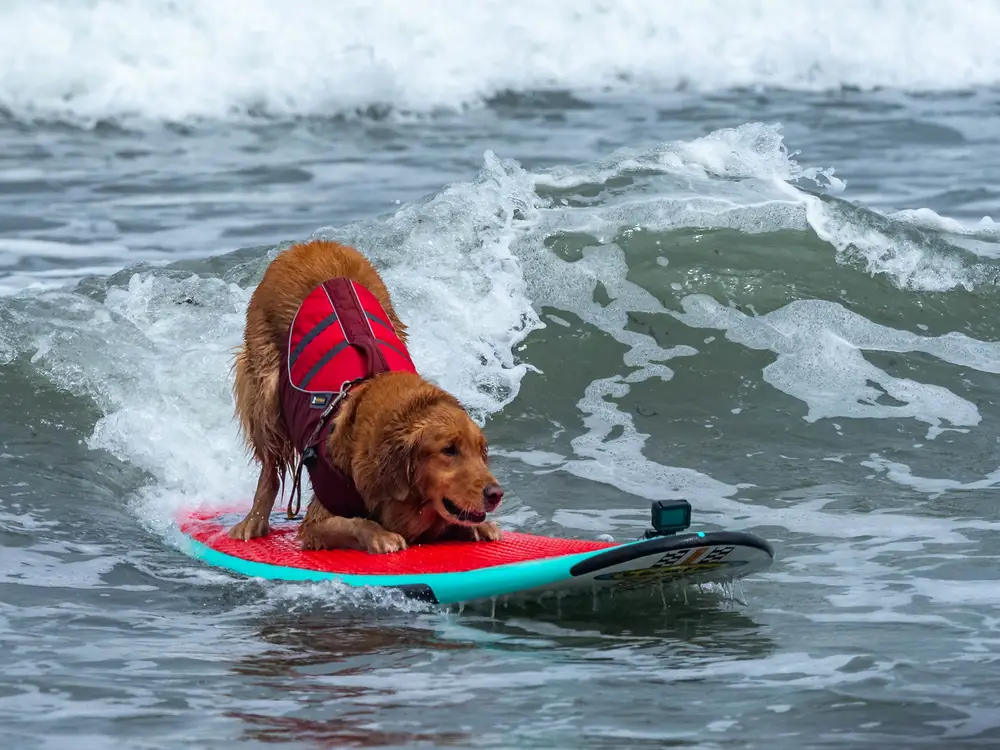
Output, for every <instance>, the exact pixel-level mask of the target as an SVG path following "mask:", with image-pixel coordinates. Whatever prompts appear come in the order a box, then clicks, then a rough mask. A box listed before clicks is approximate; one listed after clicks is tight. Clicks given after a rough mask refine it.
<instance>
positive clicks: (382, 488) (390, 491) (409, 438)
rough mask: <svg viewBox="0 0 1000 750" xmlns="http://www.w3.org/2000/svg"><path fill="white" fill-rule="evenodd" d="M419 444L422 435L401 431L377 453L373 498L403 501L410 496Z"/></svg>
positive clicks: (385, 441) (390, 437) (392, 434)
mask: <svg viewBox="0 0 1000 750" xmlns="http://www.w3.org/2000/svg"><path fill="white" fill-rule="evenodd" d="M419 441H420V435H419V433H418V432H416V431H414V430H412V429H409V430H406V429H404V430H397V431H394V432H391V433H389V434H388V435H386V436H385V439H384V440H383V441H382V443H381V444H380V445H379V447H378V450H376V452H375V465H374V466H373V467H372V468H373V472H372V473H373V476H372V480H373V481H372V487H371V489H372V492H373V494H377V495H382V496H384V497H386V498H388V499H392V500H403V499H405V498H406V496H407V495H409V494H410V489H411V488H412V487H413V480H414V469H415V466H414V464H415V461H416V453H417V448H418V446H419Z"/></svg>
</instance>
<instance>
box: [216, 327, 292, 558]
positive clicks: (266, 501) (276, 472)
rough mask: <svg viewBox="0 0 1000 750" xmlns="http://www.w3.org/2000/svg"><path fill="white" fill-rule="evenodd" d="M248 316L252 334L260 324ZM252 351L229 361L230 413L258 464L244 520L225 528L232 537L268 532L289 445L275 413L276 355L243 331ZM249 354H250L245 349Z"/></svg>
mask: <svg viewBox="0 0 1000 750" xmlns="http://www.w3.org/2000/svg"><path fill="white" fill-rule="evenodd" d="M261 325H262V324H261V323H260V321H259V320H257V319H256V318H254V319H253V320H252V321H251V322H250V323H248V330H249V331H251V332H253V331H254V330H255V328H257V329H259V328H260V327H261ZM248 338H249V339H250V341H251V342H252V344H253V348H252V350H251V349H250V348H249V347H244V348H243V349H242V350H241V351H240V352H239V353H238V354H237V357H236V361H235V362H234V365H233V370H234V372H235V376H236V377H235V379H234V382H233V394H234V396H235V397H236V413H237V415H238V417H239V419H240V428H241V432H242V434H243V438H244V440H245V441H246V444H247V447H248V448H250V449H251V450H252V451H253V455H254V459H255V460H256V462H257V463H258V464H259V465H260V476H259V477H258V479H257V490H256V492H254V496H253V506H252V507H251V508H250V512H249V513H247V515H246V518H244V519H243V520H242V521H240V522H239V523H238V524H236V525H235V526H233V528H231V529H230V530H229V536H230V537H231V538H233V539H243V540H247V539H254V538H256V537H260V536H266V535H267V533H268V531H270V524H269V523H268V519H269V517H270V515H271V511H272V510H273V508H274V501H275V499H276V498H277V497H278V489H279V487H280V484H281V476H282V475H283V474H284V473H285V470H286V468H287V467H288V465H289V457H290V456H291V455H292V447H291V445H290V444H289V442H288V440H287V438H285V436H284V428H283V425H282V422H281V411H280V407H279V405H278V367H279V359H278V358H279V357H280V354H279V352H278V350H277V348H276V347H275V346H274V345H272V344H270V343H269V342H268V341H267V340H266V338H265V337H264V334H263V333H260V332H259V331H258V332H257V333H256V334H253V335H249V336H248ZM251 351H252V352H253V356H250V352H251Z"/></svg>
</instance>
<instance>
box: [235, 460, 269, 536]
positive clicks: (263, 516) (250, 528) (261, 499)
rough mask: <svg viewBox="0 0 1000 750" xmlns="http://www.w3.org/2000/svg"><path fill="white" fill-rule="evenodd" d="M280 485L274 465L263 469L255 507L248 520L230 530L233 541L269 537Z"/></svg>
mask: <svg viewBox="0 0 1000 750" xmlns="http://www.w3.org/2000/svg"><path fill="white" fill-rule="evenodd" d="M279 484H280V480H279V477H278V470H277V468H276V467H275V466H274V465H273V464H272V465H270V466H264V467H262V468H261V470H260V477H259V478H258V479H257V491H256V492H255V493H254V495H253V506H252V507H251V508H250V512H249V513H247V515H246V518H244V519H243V520H242V521H240V522H239V523H238V524H236V525H235V526H233V528H231V529H230V530H229V536H230V537H231V538H232V539H243V540H244V541H246V540H248V539H254V538H256V537H259V536H267V532H268V531H270V524H269V523H268V519H269V518H270V516H271V511H272V510H273V509H274V501H275V499H276V498H277V497H278V486H279Z"/></svg>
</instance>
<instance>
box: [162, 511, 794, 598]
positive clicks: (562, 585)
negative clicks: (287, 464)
mask: <svg viewBox="0 0 1000 750" xmlns="http://www.w3.org/2000/svg"><path fill="white" fill-rule="evenodd" d="M682 502H683V501H682ZM662 505H663V504H662V503H661V504H660V506H661V507H662ZM685 505H686V503H685ZM656 508H657V504H656V503H654V512H653V516H654V526H656V525H657V524H656V518H657V516H656V512H657V510H656ZM245 512H246V508H243V509H241V510H233V509H227V510H209V511H205V510H190V511H186V512H182V513H181V514H179V515H178V517H177V522H178V526H179V528H180V531H181V534H182V539H183V543H184V546H185V551H186V552H187V553H188V554H190V555H191V556H192V557H194V558H196V559H198V560H200V561H202V562H204V563H206V564H208V565H211V566H214V567H217V568H221V569H225V570H228V571H231V572H233V573H236V574H239V575H242V576H248V577H253V578H263V579H267V580H274V581H326V580H334V581H340V582H341V583H343V584H346V585H348V586H374V587H381V588H390V589H396V590H399V591H401V592H403V593H404V594H405V595H406V596H408V597H412V598H416V599H421V600H424V601H428V602H433V603H437V604H463V603H469V602H475V601H479V600H488V599H493V600H495V599H496V598H499V597H514V598H529V599H530V598H541V597H543V596H545V595H546V594H551V593H579V592H592V591H596V590H601V589H636V588H644V587H659V586H662V585H663V584H665V583H671V584H689V583H707V582H725V581H732V580H736V579H740V578H745V577H747V576H749V575H752V574H754V573H759V572H761V571H763V570H766V569H767V568H768V567H770V565H771V563H772V561H773V559H774V551H773V549H772V548H771V545H770V544H768V543H767V542H766V541H765V540H763V539H761V538H760V537H757V536H755V535H753V534H750V533H746V532H738V531H709V532H704V531H699V532H693V533H686V534H680V533H676V531H671V529H670V528H665V529H664V528H661V529H659V530H657V529H655V528H654V530H652V531H647V532H646V534H647V536H646V537H645V538H642V539H638V540H635V541H627V542H608V541H598V540H586V539H563V538H558V537H549V536H538V535H534V534H526V533H521V532H511V531H505V532H504V535H503V538H502V539H501V540H500V541H496V542H456V541H448V542H436V543H433V544H419V545H413V546H411V547H409V548H407V549H405V550H403V551H401V552H395V553H391V554H384V555H374V554H369V553H367V552H361V551H357V550H322V551H306V550H303V549H301V547H300V546H299V543H298V539H297V537H296V529H297V526H298V520H297V519H292V520H289V519H288V518H287V517H286V515H285V514H284V512H275V513H272V515H271V519H270V525H271V531H270V533H269V534H268V535H267V536H265V537H261V538H258V539H252V540H249V541H242V540H236V539H230V538H229V536H228V535H227V532H228V530H229V528H230V527H231V526H232V525H233V524H235V523H236V522H238V521H239V520H241V519H242V518H243V515H244V513H245ZM671 512H673V511H671ZM687 518H688V519H690V506H687ZM687 523H690V521H689V520H688V522H687ZM659 525H660V526H661V527H662V526H663V525H664V524H663V523H661V524H659ZM680 525H681V526H684V528H686V525H684V524H683V522H682V523H681V524H680ZM675 528H676V527H675Z"/></svg>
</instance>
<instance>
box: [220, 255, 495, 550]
mask: <svg viewBox="0 0 1000 750" xmlns="http://www.w3.org/2000/svg"><path fill="white" fill-rule="evenodd" d="M335 277H346V278H349V279H352V280H354V281H356V282H358V283H360V284H362V285H363V286H365V287H367V288H368V289H369V290H370V291H371V292H372V294H374V295H375V297H376V298H377V299H378V301H379V303H380V304H381V305H382V307H383V309H384V310H385V312H386V314H387V315H388V316H389V319H390V320H391V322H392V325H393V326H394V327H395V329H396V333H397V335H398V336H399V338H400V339H401V340H402V341H403V343H404V344H405V343H406V335H407V334H406V326H405V325H404V324H403V322H402V321H401V320H400V319H399V317H398V316H397V315H396V311H395V310H394V309H393V307H392V300H391V299H390V296H389V291H388V290H387V289H386V287H385V284H384V283H383V282H382V279H381V277H380V276H379V274H378V272H377V271H376V270H375V268H374V267H373V266H372V265H371V263H369V261H368V260H367V259H366V258H365V257H364V256H363V255H362V254H361V253H359V252H358V251H357V250H355V249H354V248H351V247H348V246H346V245H341V244H339V243H336V242H330V241H325V240H312V241H309V242H305V243H300V244H297V245H293V246H292V247H291V248H289V249H288V250H286V251H284V252H283V253H281V254H280V255H278V257H277V258H275V259H274V261H272V263H271V264H270V265H269V266H268V268H267V270H266V271H265V273H264V276H263V278H262V279H261V282H260V284H259V285H258V286H257V288H256V289H255V290H254V292H253V295H252V296H251V298H250V303H249V306H248V307H247V314H246V330H245V333H244V340H243V346H242V347H240V349H238V350H237V353H236V358H235V362H234V364H233V370H234V374H235V381H234V385H233V394H234V396H235V401H236V407H235V408H236V415H237V417H238V419H239V424H240V432H241V435H242V437H243V439H244V441H245V443H246V445H247V447H248V449H249V451H250V452H251V453H252V454H253V458H254V460H255V462H256V463H257V464H258V465H259V467H260V476H259V478H258V480H257V489H256V491H255V493H254V498H253V506H252V507H251V509H250V511H249V512H248V513H247V515H246V517H245V518H244V519H243V520H242V521H240V522H239V523H238V524H236V525H235V526H233V527H232V529H230V531H229V536H230V537H232V538H234V539H244V540H246V539H253V538H255V537H260V536H264V535H266V534H267V533H268V531H269V526H268V517H269V515H270V513H271V511H272V509H273V507H274V502H275V500H276V499H277V495H278V490H279V488H280V486H281V484H282V481H283V479H284V477H285V475H286V472H287V471H288V470H289V469H290V467H291V466H292V464H293V461H294V459H295V455H296V451H295V448H294V446H293V443H292V441H291V440H290V439H289V436H288V434H287V432H286V429H285V424H284V420H283V418H282V415H281V406H280V398H279V393H278V385H279V378H280V377H281V357H282V356H284V351H283V349H282V343H283V340H284V337H285V336H286V335H287V332H288V328H289V326H290V325H291V322H292V319H293V317H294V316H295V313H296V311H297V310H298V308H299V305H301V303H302V301H303V300H304V299H305V298H306V296H307V295H308V294H309V293H310V292H311V291H312V290H313V289H314V288H315V287H317V286H318V285H319V284H321V283H323V282H324V281H326V280H328V279H331V278H335ZM334 425H335V427H334V429H333V431H332V432H331V433H330V438H329V441H328V443H327V449H328V454H327V455H328V456H329V457H330V459H331V460H332V462H333V463H334V464H335V465H336V466H337V467H338V468H340V469H341V470H342V471H344V472H345V473H347V475H348V476H350V477H351V478H352V479H353V480H354V483H355V486H356V487H357V489H358V492H359V494H360V495H361V497H362V499H363V500H364V503H365V507H366V509H367V511H368V517H367V518H345V517H341V516H334V515H332V514H331V513H330V512H329V511H327V509H326V508H324V507H323V505H322V504H320V503H319V502H317V501H316V498H315V495H313V496H312V497H311V499H310V502H309V505H308V508H307V510H306V515H305V518H304V519H303V521H302V523H301V525H300V527H299V540H300V542H301V544H302V546H303V548H305V549H338V548H353V549H360V550H367V551H368V552H371V553H388V552H396V551H399V550H402V549H405V548H406V547H407V546H408V545H410V544H414V543H418V542H431V541H436V540H444V539H470V540H489V541H494V540H497V539H499V538H500V531H499V529H498V528H497V525H496V524H495V523H494V522H492V521H487V520H485V515H486V513H488V512H490V511H492V510H494V509H495V508H496V506H497V505H498V504H499V502H500V499H501V498H502V496H503V490H502V489H501V488H500V486H499V484H498V483H497V481H496V478H495V477H494V476H493V474H492V472H491V471H490V469H489V465H488V453H487V442H486V438H485V436H484V435H483V433H482V430H480V428H479V426H478V425H476V423H475V422H473V421H472V419H471V418H470V417H469V415H468V413H467V412H466V411H465V409H464V408H462V405H461V404H460V403H459V402H458V400H457V399H456V398H455V397H454V396H452V395H451V394H449V393H447V392H446V391H444V390H442V389H441V388H438V387H437V386H435V385H433V384H431V383H429V382H427V381H426V380H424V379H423V378H422V377H420V376H419V375H416V374H413V373H408V372H389V373H381V374H379V375H376V376H375V377H373V378H371V379H369V380H367V381H365V382H363V383H361V384H359V385H357V386H355V387H354V388H353V389H352V390H351V391H350V394H349V395H348V397H347V398H346V399H345V400H344V403H343V406H342V407H341V408H340V410H339V412H338V413H337V415H336V417H335V421H334ZM306 480H307V475H306V474H303V482H304V481H306Z"/></svg>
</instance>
